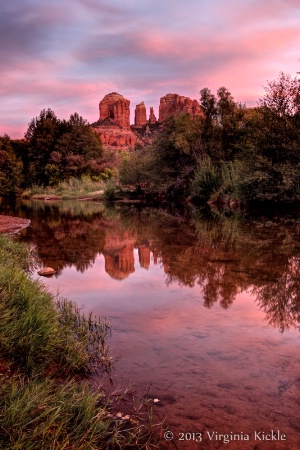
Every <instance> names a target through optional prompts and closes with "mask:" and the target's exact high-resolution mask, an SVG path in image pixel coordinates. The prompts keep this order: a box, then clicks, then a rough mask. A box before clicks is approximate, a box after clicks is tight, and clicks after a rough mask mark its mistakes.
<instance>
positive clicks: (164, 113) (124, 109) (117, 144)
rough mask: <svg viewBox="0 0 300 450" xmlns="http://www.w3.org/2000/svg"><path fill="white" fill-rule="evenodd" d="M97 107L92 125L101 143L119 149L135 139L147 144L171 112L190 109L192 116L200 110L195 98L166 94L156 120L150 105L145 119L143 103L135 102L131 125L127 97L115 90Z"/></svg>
mask: <svg viewBox="0 0 300 450" xmlns="http://www.w3.org/2000/svg"><path fill="white" fill-rule="evenodd" d="M99 110H100V119H99V120H98V121H97V122H95V123H94V124H92V128H93V129H94V131H95V133H97V134H99V136H100V139H101V141H102V144H103V146H104V147H106V148H110V149H120V150H121V149H122V150H128V149H129V148H130V147H134V145H135V144H136V143H140V144H142V145H148V144H150V143H151V142H152V140H153V137H154V135H155V133H156V132H157V130H158V129H159V128H160V124H161V123H162V122H163V121H164V120H165V119H167V118H168V117H170V116H174V115H176V114H180V113H189V114H191V116H192V118H195V117H196V116H199V115H202V114H203V113H202V110H201V107H200V105H199V103H198V101H197V100H192V99H190V98H189V97H183V96H181V95H178V94H167V95H165V96H164V97H162V98H161V99H160V105H159V119H158V121H157V119H156V117H155V114H154V109H153V107H151V108H150V115H149V120H147V117H146V106H145V103H144V102H141V103H139V104H138V105H136V108H135V120H134V125H132V126H130V101H129V100H127V99H126V98H124V97H123V96H122V95H120V94H118V93H117V92H111V93H110V94H107V95H105V97H104V98H103V99H102V100H101V102H100V103H99Z"/></svg>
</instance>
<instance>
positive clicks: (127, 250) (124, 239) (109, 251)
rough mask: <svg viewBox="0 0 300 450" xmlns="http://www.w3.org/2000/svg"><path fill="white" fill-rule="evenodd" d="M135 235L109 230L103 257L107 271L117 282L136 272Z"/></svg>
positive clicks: (116, 229) (115, 229)
mask: <svg viewBox="0 0 300 450" xmlns="http://www.w3.org/2000/svg"><path fill="white" fill-rule="evenodd" d="M135 242H136V236H135V233H133V234H132V235H131V234H130V233H129V232H127V231H123V230H119V229H118V227H116V228H113V229H111V228H109V229H108V230H107V233H106V237H105V245H104V249H103V252H102V253H103V256H104V259H105V271H106V272H107V273H108V275H110V276H111V277H112V278H114V279H115V280H123V279H124V278H127V277H128V275H130V274H131V273H133V272H134V244H135Z"/></svg>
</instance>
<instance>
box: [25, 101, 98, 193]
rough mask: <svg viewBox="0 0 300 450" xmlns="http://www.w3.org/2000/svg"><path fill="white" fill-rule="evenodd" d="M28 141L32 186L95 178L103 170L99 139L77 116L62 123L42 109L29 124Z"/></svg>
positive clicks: (26, 136)
mask: <svg viewBox="0 0 300 450" xmlns="http://www.w3.org/2000/svg"><path fill="white" fill-rule="evenodd" d="M25 139H26V148H27V158H25V160H26V167H25V169H26V173H28V174H29V177H28V178H29V183H37V184H42V185H47V184H49V183H50V184H52V185H53V184H56V183H58V182H59V180H61V179H65V178H69V177H71V176H75V177H80V176H81V175H83V174H88V175H95V174H99V173H100V172H101V170H103V168H102V166H101V164H100V159H101V156H102V145H101V141H100V138H99V136H97V135H96V134H95V133H94V132H93V131H92V130H91V129H90V127H89V124H88V122H87V121H86V120H85V119H83V118H82V117H81V116H79V115H78V114H77V113H74V114H72V115H71V116H70V119H69V120H68V121H66V120H59V119H58V118H57V117H56V115H55V113H54V112H53V111H52V110H51V109H47V110H45V109H43V110H42V111H41V112H40V115H39V116H38V117H36V118H34V119H32V120H31V122H30V123H29V127H28V130H27V132H26V134H25Z"/></svg>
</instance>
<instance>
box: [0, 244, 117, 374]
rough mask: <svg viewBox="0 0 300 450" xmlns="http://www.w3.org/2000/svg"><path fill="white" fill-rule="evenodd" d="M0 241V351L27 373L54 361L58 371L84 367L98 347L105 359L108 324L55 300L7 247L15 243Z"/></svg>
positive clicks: (87, 368) (89, 366) (85, 369)
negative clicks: (1, 245)
mask: <svg viewBox="0 0 300 450" xmlns="http://www.w3.org/2000/svg"><path fill="white" fill-rule="evenodd" d="M1 242H3V243H4V245H3V247H2V248H1V253H0V267H1V271H0V285H1V286H2V289H1V293H0V312H1V314H0V356H2V357H3V356H4V357H6V358H9V359H10V360H12V361H13V362H14V364H15V366H16V367H18V368H19V369H20V370H21V369H22V370H23V371H24V373H29V374H30V373H32V372H33V371H37V372H40V371H41V370H46V368H48V370H51V371H52V370H54V368H55V367H56V366H59V370H60V371H61V372H75V371H82V372H85V373H88V372H89V371H90V370H92V369H93V368H94V367H96V366H97V364H96V363H94V361H93V360H92V359H91V354H93V355H94V354H97V353H98V355H99V358H100V361H101V365H102V363H104V364H107V365H109V364H110V360H109V357H108V356H107V360H106V355H107V349H106V347H105V345H104V338H105V336H106V334H107V331H108V326H107V325H106V324H105V323H104V322H103V323H102V322H101V321H98V322H97V323H96V322H95V323H92V321H91V318H89V319H86V318H85V317H83V316H82V315H81V314H80V313H79V310H78V309H77V308H76V307H75V305H73V304H70V303H69V304H67V303H66V302H59V303H58V304H56V306H55V304H54V302H53V298H52V296H51V295H50V294H49V293H48V292H47V291H46V289H45V288H44V287H43V286H42V285H41V284H40V283H39V282H38V281H36V280H31V279H29V278H28V276H27V274H26V273H25V272H24V271H23V270H22V269H21V268H20V267H19V264H16V262H17V261H18V258H17V257H16V256H15V257H12V253H14V254H15V253H16V252H15V251H14V252H12V248H11V247H13V246H15V247H16V248H18V244H17V243H14V245H10V246H9V245H8V244H7V243H6V242H5V238H3V237H1ZM22 252H23V254H24V248H23V250H22ZM26 259H27V260H28V259H30V255H29V254H28V255H27V258H26ZM105 361H106V362H105ZM98 362H99V361H98Z"/></svg>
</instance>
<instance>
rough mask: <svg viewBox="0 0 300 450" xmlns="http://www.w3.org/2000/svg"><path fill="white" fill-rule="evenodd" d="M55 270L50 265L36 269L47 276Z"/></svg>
mask: <svg viewBox="0 0 300 450" xmlns="http://www.w3.org/2000/svg"><path fill="white" fill-rule="evenodd" d="M55 272H56V270H54V269H52V267H43V269H41V270H39V271H38V274H39V275H42V276H43V277H47V276H49V275H54V274H55Z"/></svg>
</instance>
